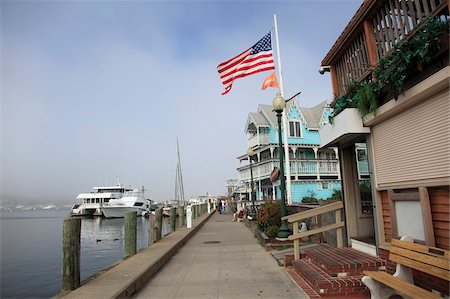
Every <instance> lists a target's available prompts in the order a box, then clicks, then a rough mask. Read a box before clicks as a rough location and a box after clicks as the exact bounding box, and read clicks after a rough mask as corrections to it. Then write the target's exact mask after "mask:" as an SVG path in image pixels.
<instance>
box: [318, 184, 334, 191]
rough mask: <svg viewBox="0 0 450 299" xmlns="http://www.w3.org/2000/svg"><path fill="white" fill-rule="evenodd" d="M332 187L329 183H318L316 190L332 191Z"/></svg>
mask: <svg viewBox="0 0 450 299" xmlns="http://www.w3.org/2000/svg"><path fill="white" fill-rule="evenodd" d="M332 188H333V185H332V184H331V183H330V182H319V183H317V189H318V190H327V189H332Z"/></svg>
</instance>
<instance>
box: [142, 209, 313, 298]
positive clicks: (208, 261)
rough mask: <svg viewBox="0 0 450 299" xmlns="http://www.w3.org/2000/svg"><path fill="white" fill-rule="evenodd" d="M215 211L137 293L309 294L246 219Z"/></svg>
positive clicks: (173, 295)
mask: <svg viewBox="0 0 450 299" xmlns="http://www.w3.org/2000/svg"><path fill="white" fill-rule="evenodd" d="M231 218H232V216H231V215H230V214H225V215H220V214H218V213H216V214H215V215H213V216H212V217H211V218H210V219H209V220H208V222H206V223H205V224H204V225H203V227H201V228H200V230H199V231H198V232H197V233H196V234H195V235H194V236H193V237H192V238H191V239H190V240H189V241H188V242H187V243H186V244H185V245H184V246H183V247H182V248H180V249H179V250H178V252H177V253H176V254H175V255H174V256H173V257H172V258H171V259H170V260H169V261H168V262H167V264H166V265H164V267H163V269H162V270H160V272H159V273H157V274H156V275H155V276H154V277H153V278H152V279H151V280H150V281H149V282H148V283H147V284H146V285H145V286H144V287H143V288H142V289H141V291H140V292H139V293H137V294H136V295H135V296H134V297H135V298H309V297H308V296H307V295H305V294H304V293H303V292H302V291H301V290H300V289H299V288H298V286H297V285H296V284H295V283H294V282H293V281H292V280H291V278H290V277H289V275H288V274H287V273H286V272H285V270H284V268H282V267H279V266H278V265H277V262H276V261H275V260H274V258H273V257H272V256H271V255H270V253H269V252H266V251H265V250H264V249H263V247H262V246H261V245H260V244H259V243H258V242H257V240H256V238H254V236H253V235H252V234H251V232H250V230H249V229H248V228H247V227H245V225H244V224H243V223H237V222H232V221H231Z"/></svg>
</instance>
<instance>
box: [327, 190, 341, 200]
mask: <svg viewBox="0 0 450 299" xmlns="http://www.w3.org/2000/svg"><path fill="white" fill-rule="evenodd" d="M329 199H336V200H342V190H338V189H334V190H333V194H331V197H330V198H329Z"/></svg>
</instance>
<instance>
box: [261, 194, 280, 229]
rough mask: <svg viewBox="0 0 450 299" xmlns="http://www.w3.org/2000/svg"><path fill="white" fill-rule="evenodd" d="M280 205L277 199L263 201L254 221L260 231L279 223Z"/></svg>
mask: <svg viewBox="0 0 450 299" xmlns="http://www.w3.org/2000/svg"><path fill="white" fill-rule="evenodd" d="M280 210H281V205H280V201H278V200H267V201H265V202H264V203H263V204H262V206H261V209H260V210H259V211H258V212H257V214H256V223H257V224H258V228H259V229H260V230H261V231H265V230H266V228H268V227H270V226H277V227H279V226H280V225H281V213H280Z"/></svg>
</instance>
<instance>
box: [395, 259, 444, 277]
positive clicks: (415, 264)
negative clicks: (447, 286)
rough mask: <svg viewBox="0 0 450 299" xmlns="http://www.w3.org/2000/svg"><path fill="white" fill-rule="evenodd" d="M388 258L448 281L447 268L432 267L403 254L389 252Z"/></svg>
mask: <svg viewBox="0 0 450 299" xmlns="http://www.w3.org/2000/svg"><path fill="white" fill-rule="evenodd" d="M389 259H390V260H391V261H393V262H396V263H399V264H402V265H405V266H408V267H410V268H413V269H416V270H419V271H422V272H425V273H428V274H431V275H434V276H437V277H440V278H442V279H445V280H447V281H450V273H449V271H448V270H444V269H441V268H437V267H432V266H430V265H427V264H424V263H420V262H417V261H415V260H412V259H410V258H407V257H403V256H400V255H396V254H393V253H391V254H390V255H389Z"/></svg>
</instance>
